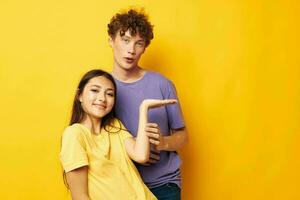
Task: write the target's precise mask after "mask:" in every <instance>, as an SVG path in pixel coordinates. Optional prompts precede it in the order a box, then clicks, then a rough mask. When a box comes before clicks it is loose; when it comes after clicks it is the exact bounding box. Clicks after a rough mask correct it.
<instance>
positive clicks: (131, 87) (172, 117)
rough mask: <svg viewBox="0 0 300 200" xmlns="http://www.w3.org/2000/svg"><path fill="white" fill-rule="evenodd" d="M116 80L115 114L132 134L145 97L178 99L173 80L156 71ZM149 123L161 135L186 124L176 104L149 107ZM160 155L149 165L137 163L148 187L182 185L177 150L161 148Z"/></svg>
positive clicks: (136, 127) (134, 134)
mask: <svg viewBox="0 0 300 200" xmlns="http://www.w3.org/2000/svg"><path fill="white" fill-rule="evenodd" d="M115 81H116V84H117V101H116V115H117V118H119V119H120V120H121V121H122V123H123V124H124V126H125V127H126V128H127V129H128V130H129V132H130V133H131V134H132V135H133V136H136V134H137V130H138V120H139V106H140V104H141V102H142V101H143V100H144V99H170V98H172V99H178V98H177V94H176V89H175V87H174V85H173V83H172V82H171V81H169V80H168V79H166V78H165V77H163V76H162V75H160V74H158V73H155V72H150V71H147V72H146V73H145V74H144V76H143V77H142V78H141V79H139V80H138V81H136V82H133V83H124V82H121V81H118V80H116V79H115ZM148 122H153V123H157V124H158V125H159V127H160V131H161V133H162V134H163V135H170V129H179V128H183V127H184V126H185V125H184V121H183V117H182V112H181V108H180V105H179V103H178V104H173V105H168V106H165V107H161V108H153V109H151V110H149V114H148ZM159 156H160V160H159V161H158V162H157V163H155V164H151V165H150V166H143V165H140V164H137V163H136V166H137V169H138V170H139V172H140V174H141V176H142V178H143V181H144V182H145V184H146V185H147V186H148V187H149V188H153V187H158V186H161V185H163V184H165V183H176V184H177V185H178V186H181V175H180V170H179V167H180V164H181V160H180V158H179V156H178V154H177V152H175V151H174V152H173V151H161V152H160V155H159Z"/></svg>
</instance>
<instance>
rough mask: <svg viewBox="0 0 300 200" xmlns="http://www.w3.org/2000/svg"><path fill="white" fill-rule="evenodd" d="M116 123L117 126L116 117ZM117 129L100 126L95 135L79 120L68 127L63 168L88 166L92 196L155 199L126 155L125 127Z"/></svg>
mask: <svg viewBox="0 0 300 200" xmlns="http://www.w3.org/2000/svg"><path fill="white" fill-rule="evenodd" d="M115 126H116V127H118V126H120V125H119V122H118V121H117V120H115ZM116 130H118V129H116V128H112V129H111V130H110V132H107V131H106V130H105V129H101V133H100V134H99V135H95V134H92V133H91V132H90V130H89V129H88V128H86V127H85V126H83V125H81V124H78V123H76V124H73V125H71V126H69V127H67V128H66V129H65V131H64V133H63V137H62V148H61V152H60V160H61V163H62V165H63V168H64V170H65V172H69V171H72V170H74V169H76V168H79V167H83V166H88V193H89V196H90V199H91V200H102V199H104V200H118V199H122V200H134V199H137V200H155V199H156V197H155V196H154V195H153V194H152V193H151V192H150V190H149V189H148V188H147V186H146V185H145V184H144V183H143V181H142V179H141V177H140V175H139V173H138V171H137V169H136V167H135V165H134V164H133V162H132V161H131V159H130V158H129V156H128V155H127V152H126V149H125V146H124V140H125V139H126V138H128V137H132V136H131V135H130V133H128V132H127V131H125V130H120V131H118V132H116ZM114 132H116V133H114Z"/></svg>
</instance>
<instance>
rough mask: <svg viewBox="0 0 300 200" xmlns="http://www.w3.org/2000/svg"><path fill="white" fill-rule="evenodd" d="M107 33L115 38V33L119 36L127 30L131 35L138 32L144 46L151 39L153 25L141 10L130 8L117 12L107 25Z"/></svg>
mask: <svg viewBox="0 0 300 200" xmlns="http://www.w3.org/2000/svg"><path fill="white" fill-rule="evenodd" d="M107 27H108V30H107V32H108V34H109V36H110V37H112V38H113V39H115V37H116V35H117V33H120V35H121V36H124V35H125V32H126V31H127V30H129V32H130V34H131V35H132V36H135V35H136V34H139V35H140V37H142V38H143V39H144V40H145V45H146V47H147V46H148V45H149V44H150V41H151V40H152V39H153V25H152V24H151V23H150V22H149V20H148V16H147V15H146V14H145V13H144V12H142V11H136V10H134V9H130V10H128V11H126V12H122V13H117V14H116V15H115V16H113V17H112V18H111V20H110V23H109V24H108V25H107Z"/></svg>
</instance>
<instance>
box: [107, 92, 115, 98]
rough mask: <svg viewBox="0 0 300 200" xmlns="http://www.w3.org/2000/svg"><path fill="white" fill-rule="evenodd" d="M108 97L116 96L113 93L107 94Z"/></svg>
mask: <svg viewBox="0 0 300 200" xmlns="http://www.w3.org/2000/svg"><path fill="white" fill-rule="evenodd" d="M107 95H108V96H111V97H113V96H115V95H114V94H113V93H107Z"/></svg>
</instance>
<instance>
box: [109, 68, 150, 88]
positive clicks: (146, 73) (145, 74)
mask: <svg viewBox="0 0 300 200" xmlns="http://www.w3.org/2000/svg"><path fill="white" fill-rule="evenodd" d="M148 73H149V72H148V71H147V70H145V73H144V75H143V76H142V77H141V78H139V79H138V80H136V81H133V82H129V83H127V82H124V81H120V80H118V79H117V78H115V77H114V79H115V80H116V81H117V82H118V83H120V84H122V85H134V84H137V83H139V82H140V81H142V80H144V79H145V77H146V76H147V75H148Z"/></svg>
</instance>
